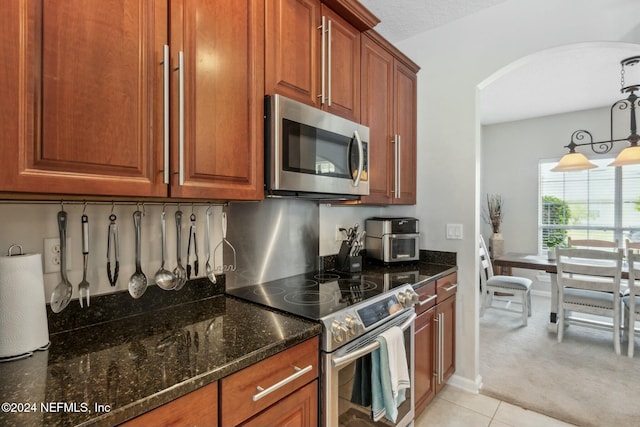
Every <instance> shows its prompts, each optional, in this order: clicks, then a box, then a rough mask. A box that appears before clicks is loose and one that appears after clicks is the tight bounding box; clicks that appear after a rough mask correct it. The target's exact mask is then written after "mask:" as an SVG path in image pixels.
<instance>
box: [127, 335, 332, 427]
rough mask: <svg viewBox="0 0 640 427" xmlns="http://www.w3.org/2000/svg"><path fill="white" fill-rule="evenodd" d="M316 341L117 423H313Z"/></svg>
mask: <svg viewBox="0 0 640 427" xmlns="http://www.w3.org/2000/svg"><path fill="white" fill-rule="evenodd" d="M318 341H319V339H318V337H314V338H310V339H308V340H306V341H304V342H302V343H300V344H298V345H296V346H294V347H291V348H289V349H287V350H284V351H282V352H280V353H278V354H275V355H273V356H271V357H268V358H266V359H264V360H262V361H260V362H258V363H255V364H253V365H251V366H249V367H246V368H244V369H242V370H240V371H238V372H236V373H234V374H231V375H229V376H227V377H224V378H222V379H221V380H219V381H216V382H214V383H211V384H209V385H206V386H204V387H202V388H200V389H198V390H196V391H194V392H191V393H189V394H187V395H185V396H182V397H180V398H178V399H176V400H174V401H172V402H169V403H167V404H165V405H162V406H160V407H158V408H156V409H154V410H152V411H149V412H147V413H145V414H142V415H140V416H138V417H136V418H133V419H131V420H129V421H127V422H125V423H124V424H121V425H122V426H126V427H136V426H139V427H146V426H163V427H172V426H176V427H182V426H199V427H217V426H218V425H220V426H225V427H231V426H279V427H316V426H317V425H318V419H319V417H318V372H319V369H318V364H319V354H320V353H319V342H318Z"/></svg>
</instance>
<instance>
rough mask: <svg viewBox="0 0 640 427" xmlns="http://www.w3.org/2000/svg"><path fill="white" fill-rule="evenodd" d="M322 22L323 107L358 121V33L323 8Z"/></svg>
mask: <svg viewBox="0 0 640 427" xmlns="http://www.w3.org/2000/svg"><path fill="white" fill-rule="evenodd" d="M322 16H323V17H324V22H325V27H326V29H325V31H326V32H325V37H326V39H325V43H326V49H327V51H326V58H325V70H326V71H325V99H324V104H323V108H324V109H325V110H327V111H329V112H331V113H333V114H337V115H339V116H342V117H346V118H348V119H351V120H354V121H357V122H359V121H360V31H358V30H357V29H356V28H354V27H353V26H352V25H351V24H349V23H348V22H347V21H345V20H344V19H342V18H341V17H340V16H338V15H337V14H336V13H335V12H334V11H332V10H331V9H329V8H328V7H326V6H325V5H322Z"/></svg>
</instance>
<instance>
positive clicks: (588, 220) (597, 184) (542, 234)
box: [538, 159, 640, 252]
mask: <svg viewBox="0 0 640 427" xmlns="http://www.w3.org/2000/svg"><path fill="white" fill-rule="evenodd" d="M612 161H613V159H598V160H592V162H593V163H595V164H597V165H598V168H597V169H591V170H588V171H581V172H551V168H552V167H554V166H555V165H556V163H557V162H545V161H543V162H540V165H539V174H538V175H539V177H540V182H539V188H540V201H539V203H540V215H539V248H540V250H541V252H542V251H545V250H547V249H548V248H549V247H553V246H556V245H557V244H560V243H566V241H567V237H568V236H571V238H572V239H602V240H615V239H618V241H619V242H620V245H621V246H622V245H623V244H624V240H625V239H630V240H633V241H640V165H632V166H625V167H622V168H614V167H608V166H607V165H608V164H609V163H611V162H612Z"/></svg>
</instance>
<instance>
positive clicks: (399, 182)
mask: <svg viewBox="0 0 640 427" xmlns="http://www.w3.org/2000/svg"><path fill="white" fill-rule="evenodd" d="M401 157H402V137H401V136H400V135H398V155H397V156H396V171H397V172H396V173H397V175H398V177H397V179H396V183H397V184H396V185H397V191H396V199H399V198H400V197H401V193H402V180H401V178H402V161H401V160H400V159H401Z"/></svg>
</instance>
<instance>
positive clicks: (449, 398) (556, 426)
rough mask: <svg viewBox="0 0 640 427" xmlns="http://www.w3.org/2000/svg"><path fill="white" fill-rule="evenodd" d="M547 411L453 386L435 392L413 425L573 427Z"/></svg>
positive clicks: (421, 426)
mask: <svg viewBox="0 0 640 427" xmlns="http://www.w3.org/2000/svg"><path fill="white" fill-rule="evenodd" d="M570 426H573V424H567V423H564V422H562V421H558V420H556V419H554V418H550V417H547V416H546V415H542V414H539V413H537V412H532V411H529V410H526V409H523V408H520V407H519V406H514V405H511V404H509V403H506V402H502V401H500V400H497V399H494V398H492V397H489V396H483V395H482V394H473V393H469V392H466V391H463V390H461V389H459V388H456V387H453V386H449V385H448V386H445V388H444V389H443V390H442V391H441V392H440V393H439V394H438V395H437V396H436V398H435V399H434V400H433V401H432V402H431V404H430V405H429V406H427V408H426V409H425V410H424V412H423V413H422V414H420V416H419V417H418V418H417V419H416V420H415V422H414V427H570Z"/></svg>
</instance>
